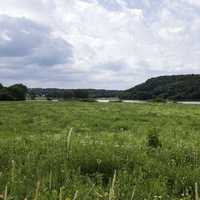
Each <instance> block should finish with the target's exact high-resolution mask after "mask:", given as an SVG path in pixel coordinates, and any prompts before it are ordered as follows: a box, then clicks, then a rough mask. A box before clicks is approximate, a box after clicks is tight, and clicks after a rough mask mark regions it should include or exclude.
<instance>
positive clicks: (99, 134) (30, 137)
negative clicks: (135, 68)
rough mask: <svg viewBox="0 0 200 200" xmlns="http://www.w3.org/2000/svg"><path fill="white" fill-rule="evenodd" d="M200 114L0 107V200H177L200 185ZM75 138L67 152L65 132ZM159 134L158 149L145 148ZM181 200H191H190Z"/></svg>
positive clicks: (162, 108) (168, 109) (131, 107)
mask: <svg viewBox="0 0 200 200" xmlns="http://www.w3.org/2000/svg"><path fill="white" fill-rule="evenodd" d="M199 119H200V107H199V106H191V105H188V106H186V105H175V104H174V105H161V104H143V105H141V104H123V103H122V104H118V103H114V104H99V103H80V102H66V103H65V102H63V103H62V102H58V103H57V102H54V103H53V102H34V103H33V102H26V103H25V102H17V103H9V102H6V103H0V138H1V139H0V180H1V181H0V194H1V193H3V191H4V188H5V186H6V185H7V186H8V190H9V196H10V197H14V199H19V200H21V199H24V198H25V197H26V196H27V197H28V199H33V197H34V195H35V190H36V184H37V182H39V183H40V186H39V199H58V197H59V194H60V192H59V191H60V190H62V196H63V198H62V199H66V198H67V197H68V198H69V199H73V195H74V193H75V192H76V191H78V199H84V200H87V199H88V200H93V199H108V198H109V197H108V195H109V194H108V193H109V189H110V187H111V179H112V177H113V174H114V171H115V170H117V179H116V183H115V186H114V191H115V197H113V198H112V199H118V200H119V199H123V200H124V199H131V195H132V191H133V189H134V188H135V186H136V192H135V197H134V199H137V200H140V199H144V198H146V199H149V200H150V199H158V196H162V198H163V199H170V200H172V199H180V198H181V196H182V195H183V194H186V193H188V192H189V193H191V195H193V191H194V188H193V187H194V183H195V182H200V180H199V173H200V167H199V164H200V160H199V158H200V156H199V155H200V154H199V153H200V148H199V147H200V138H199V134H200V122H199ZM71 127H73V128H74V129H73V133H72V136H71V139H70V146H69V145H68V140H69V138H68V132H69V129H70V128H71ZM149 133H157V134H159V136H160V141H161V143H162V147H161V148H158V149H153V148H149V147H148V146H147V135H148V134H149ZM185 199H190V198H189V197H187V198H185Z"/></svg>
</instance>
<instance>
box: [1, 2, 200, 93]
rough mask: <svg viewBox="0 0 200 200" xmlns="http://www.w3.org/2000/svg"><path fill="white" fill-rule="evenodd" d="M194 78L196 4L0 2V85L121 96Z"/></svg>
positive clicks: (198, 34)
mask: <svg viewBox="0 0 200 200" xmlns="http://www.w3.org/2000/svg"><path fill="white" fill-rule="evenodd" d="M192 73H194V74H197V73H200V0H6V1H3V0H2V1H0V83H2V84H4V85H11V84H14V83H24V84H26V85H27V86H29V87H43V88H45V87H53V88H55V87H57V88H104V89H128V88H130V87H132V86H134V85H136V84H139V83H141V82H144V81H145V80H146V79H148V78H150V77H156V76H161V75H171V74H192Z"/></svg>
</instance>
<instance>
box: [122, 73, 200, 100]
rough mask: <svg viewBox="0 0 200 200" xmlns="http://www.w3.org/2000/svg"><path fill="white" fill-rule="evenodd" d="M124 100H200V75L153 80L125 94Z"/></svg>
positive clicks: (164, 77)
mask: <svg viewBox="0 0 200 200" xmlns="http://www.w3.org/2000/svg"><path fill="white" fill-rule="evenodd" d="M121 98H123V99H138V100H149V99H156V98H163V99H171V100H189V101H195V100H200V75H192V74H191V75H173V76H160V77H157V78H151V79H149V80H147V81H146V82H145V83H142V84H140V85H137V86H135V87H133V88H131V89H128V90H126V91H124V92H123V94H122V95H121Z"/></svg>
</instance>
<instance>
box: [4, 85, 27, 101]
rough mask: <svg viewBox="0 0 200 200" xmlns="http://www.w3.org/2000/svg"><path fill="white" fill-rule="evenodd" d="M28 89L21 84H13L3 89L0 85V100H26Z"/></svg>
mask: <svg viewBox="0 0 200 200" xmlns="http://www.w3.org/2000/svg"><path fill="white" fill-rule="evenodd" d="M27 92H28V88H27V87H26V86H25V85H23V84H15V85H12V86H9V87H4V86H3V85H2V84H1V83H0V100H2V101H21V100H25V99H26V94H27Z"/></svg>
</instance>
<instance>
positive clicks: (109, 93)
mask: <svg viewBox="0 0 200 200" xmlns="http://www.w3.org/2000/svg"><path fill="white" fill-rule="evenodd" d="M31 92H32V93H34V94H35V95H36V96H46V97H49V98H56V99H65V100H70V99H74V98H76V99H88V98H90V99H91V98H102V97H105V98H108V97H118V96H119V94H120V92H121V91H117V90H95V89H56V88H46V89H42V88H32V89H29V93H31Z"/></svg>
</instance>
